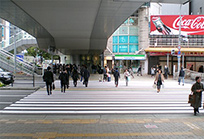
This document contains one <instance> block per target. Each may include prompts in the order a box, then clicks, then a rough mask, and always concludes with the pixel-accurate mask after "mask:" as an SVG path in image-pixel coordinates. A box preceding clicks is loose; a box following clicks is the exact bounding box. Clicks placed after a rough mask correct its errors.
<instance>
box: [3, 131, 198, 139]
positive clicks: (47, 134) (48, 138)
mask: <svg viewBox="0 0 204 139" xmlns="http://www.w3.org/2000/svg"><path fill="white" fill-rule="evenodd" d="M193 134H194V133H192V132H152V133H149V132H141V133H139V132H136V133H75V134H73V133H57V132H37V133H35V134H22V133H5V134H0V136H1V137H33V138H46V139H52V138H56V137H122V136H124V137H127V136H170V135H171V136H182V135H193Z"/></svg>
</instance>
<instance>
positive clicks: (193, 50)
mask: <svg viewBox="0 0 204 139" xmlns="http://www.w3.org/2000/svg"><path fill="white" fill-rule="evenodd" d="M173 49H174V50H175V52H178V48H147V49H145V52H171V50H173ZM181 52H184V53H185V52H204V48H181Z"/></svg>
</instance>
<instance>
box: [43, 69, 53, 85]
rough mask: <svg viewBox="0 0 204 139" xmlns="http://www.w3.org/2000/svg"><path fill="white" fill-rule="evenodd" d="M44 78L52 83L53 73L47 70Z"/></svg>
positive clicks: (48, 82)
mask: <svg viewBox="0 0 204 139" xmlns="http://www.w3.org/2000/svg"><path fill="white" fill-rule="evenodd" d="M43 80H44V81H45V82H46V83H47V84H52V82H54V78H53V73H52V72H51V71H46V72H45V73H44V75H43Z"/></svg>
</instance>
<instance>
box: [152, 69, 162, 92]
mask: <svg viewBox="0 0 204 139" xmlns="http://www.w3.org/2000/svg"><path fill="white" fill-rule="evenodd" d="M162 82H164V75H163V74H162V71H161V70H159V71H158V72H157V74H156V77H155V80H154V83H155V84H156V85H157V93H159V92H160V89H161V85H162Z"/></svg>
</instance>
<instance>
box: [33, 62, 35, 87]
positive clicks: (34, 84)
mask: <svg viewBox="0 0 204 139" xmlns="http://www.w3.org/2000/svg"><path fill="white" fill-rule="evenodd" d="M33 87H35V65H34V64H33Z"/></svg>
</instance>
